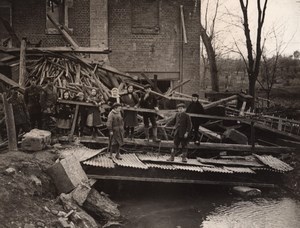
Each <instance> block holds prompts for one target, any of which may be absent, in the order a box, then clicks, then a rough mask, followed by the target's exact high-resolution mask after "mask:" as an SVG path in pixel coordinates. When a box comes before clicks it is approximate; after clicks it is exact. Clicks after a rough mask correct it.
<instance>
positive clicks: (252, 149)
mask: <svg viewBox="0 0 300 228" xmlns="http://www.w3.org/2000/svg"><path fill="white" fill-rule="evenodd" d="M251 152H252V153H254V152H255V128H254V121H253V120H251Z"/></svg>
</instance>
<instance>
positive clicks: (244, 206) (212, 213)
mask: <svg viewBox="0 0 300 228" xmlns="http://www.w3.org/2000/svg"><path fill="white" fill-rule="evenodd" d="M115 189H118V191H117V193H112V197H113V199H114V200H115V201H116V202H117V203H119V204H120V211H121V214H122V215H123V216H124V217H125V218H126V220H127V222H126V224H125V227H128V228H134V227H137V228H185V227H187V228H190V227H198V228H199V227H201V228H269V227H270V228H299V227H300V201H298V200H295V199H293V198H291V197H288V196H276V197H271V194H270V193H268V192H266V193H265V194H263V195H262V196H261V197H258V198H253V199H245V198H241V197H238V196H235V195H232V194H230V193H229V191H228V189H226V188H221V187H213V188H211V187H205V186H187V185H174V184H173V185H170V184H169V185H166V184H137V183H132V184H129V185H128V184H125V186H124V185H122V186H121V188H120V186H117V187H116V188H115Z"/></svg>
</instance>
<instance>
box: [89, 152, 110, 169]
mask: <svg viewBox="0 0 300 228" xmlns="http://www.w3.org/2000/svg"><path fill="white" fill-rule="evenodd" d="M83 164H85V165H90V166H96V167H102V168H115V164H114V163H113V161H112V160H111V159H110V158H108V157H107V155H98V156H95V157H93V158H91V159H89V160H87V161H84V162H83Z"/></svg>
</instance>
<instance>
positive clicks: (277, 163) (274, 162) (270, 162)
mask: <svg viewBox="0 0 300 228" xmlns="http://www.w3.org/2000/svg"><path fill="white" fill-rule="evenodd" d="M255 157H257V158H258V159H259V160H260V161H261V162H262V163H264V164H265V165H267V166H269V167H271V168H272V169H275V170H278V171H280V172H287V171H291V170H293V167H291V166H290V165H288V164H287V163H285V162H283V161H281V160H279V159H278V158H275V157H273V156H271V155H257V154H255Z"/></svg>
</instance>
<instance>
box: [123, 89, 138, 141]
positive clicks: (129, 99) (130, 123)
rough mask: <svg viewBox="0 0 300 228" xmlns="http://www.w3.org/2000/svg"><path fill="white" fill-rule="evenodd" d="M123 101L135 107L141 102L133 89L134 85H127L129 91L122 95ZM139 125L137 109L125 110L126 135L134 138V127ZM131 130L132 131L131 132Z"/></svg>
mask: <svg viewBox="0 0 300 228" xmlns="http://www.w3.org/2000/svg"><path fill="white" fill-rule="evenodd" d="M121 101H122V103H123V104H124V105H125V106H126V107H128V108H129V107H131V108H132V107H135V106H136V105H137V103H138V102H139V97H138V95H137V94H136V93H135V92H134V91H133V86H132V85H129V86H128V87H127V93H126V94H124V95H123V96H122V97H121ZM137 125H138V118H137V112H136V111H130V110H124V128H125V137H129V138H130V139H133V133H134V127H135V126H137ZM129 131H130V132H129Z"/></svg>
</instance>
